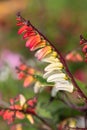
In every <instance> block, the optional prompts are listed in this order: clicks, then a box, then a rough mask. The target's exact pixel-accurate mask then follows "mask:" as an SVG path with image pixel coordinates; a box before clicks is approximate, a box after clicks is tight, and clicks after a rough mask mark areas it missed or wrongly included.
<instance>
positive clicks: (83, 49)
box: [80, 35, 87, 62]
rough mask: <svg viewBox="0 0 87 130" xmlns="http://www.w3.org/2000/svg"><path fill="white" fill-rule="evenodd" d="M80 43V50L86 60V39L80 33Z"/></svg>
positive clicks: (86, 60)
mask: <svg viewBox="0 0 87 130" xmlns="http://www.w3.org/2000/svg"><path fill="white" fill-rule="evenodd" d="M80 45H81V46H82V52H83V54H84V55H85V62H87V40H86V39H85V38H84V37H83V36H82V35H80Z"/></svg>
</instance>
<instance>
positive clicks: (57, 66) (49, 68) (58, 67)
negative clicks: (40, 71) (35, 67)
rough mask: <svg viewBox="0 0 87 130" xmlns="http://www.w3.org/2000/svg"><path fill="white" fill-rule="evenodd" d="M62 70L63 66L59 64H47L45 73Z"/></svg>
mask: <svg viewBox="0 0 87 130" xmlns="http://www.w3.org/2000/svg"><path fill="white" fill-rule="evenodd" d="M62 68H63V64H62V63H61V62H57V63H56V62H55V63H52V64H49V65H48V66H47V67H46V68H45V71H53V70H61V69H62Z"/></svg>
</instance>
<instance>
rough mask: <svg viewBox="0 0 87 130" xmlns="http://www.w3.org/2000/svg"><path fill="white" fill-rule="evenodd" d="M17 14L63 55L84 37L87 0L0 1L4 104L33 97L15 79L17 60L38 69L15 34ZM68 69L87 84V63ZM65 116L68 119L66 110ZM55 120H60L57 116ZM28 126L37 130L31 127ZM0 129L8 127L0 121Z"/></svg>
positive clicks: (0, 78) (0, 82)
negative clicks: (21, 95)
mask: <svg viewBox="0 0 87 130" xmlns="http://www.w3.org/2000/svg"><path fill="white" fill-rule="evenodd" d="M19 11H20V12H21V14H22V16H23V17H24V18H25V19H28V20H30V21H31V23H32V24H33V25H34V26H36V28H38V29H39V30H40V31H41V32H42V33H43V34H44V35H45V36H47V37H48V39H49V40H50V41H52V42H53V44H54V45H55V46H56V48H57V49H59V50H60V51H61V53H62V54H63V55H65V54H67V53H68V52H70V51H71V50H74V49H76V48H77V47H79V36H80V34H83V35H84V36H85V38H87V0H73V1H70V0H0V99H1V100H2V99H3V100H5V101H7V102H8V101H9V99H10V98H11V97H14V96H16V95H17V94H18V93H23V94H25V95H26V97H29V96H30V97H31V96H32V95H33V91H32V90H31V89H29V93H28V92H27V89H28V88H27V89H24V88H23V85H22V84H23V83H22V81H18V80H17V75H16V72H15V66H18V65H19V64H20V58H24V59H25V60H26V61H27V62H28V63H29V64H30V65H32V66H33V67H34V66H36V64H37V66H39V65H38V62H36V61H35V59H34V57H33V55H32V54H31V53H30V52H29V50H28V49H26V48H25V41H23V40H22V37H21V36H18V34H17V30H18V27H16V13H17V12H19ZM69 68H70V70H71V72H72V73H73V74H74V75H75V76H76V78H78V79H80V80H81V81H83V82H86V83H87V81H86V79H87V64H85V63H69ZM41 100H43V95H42V98H41ZM43 111H44V112H43V113H44V115H46V116H48V117H51V115H50V113H48V112H45V110H43ZM52 111H53V114H54V113H55V112H57V111H59V108H58V106H57V108H56V110H55V111H54V110H52ZM61 113H62V112H60V115H61ZM63 114H64V113H63ZM68 115H69V116H71V115H70V113H69V111H68ZM63 116H64V115H62V116H61V118H63ZM65 117H66V115H65ZM54 121H55V122H57V121H60V118H59V116H58V115H57V116H56V114H55V119H54ZM17 123H19V122H17ZM28 127H29V128H30V129H31V130H36V129H35V128H33V127H32V126H31V125H29V126H28ZM0 129H1V130H9V129H11V126H10V127H9V126H7V125H6V123H5V122H4V121H3V120H2V119H1V120H0ZM12 130H13V128H12ZM15 130H16V128H15ZM17 130H21V128H20V129H17ZM23 130H26V128H25V127H24V128H23Z"/></svg>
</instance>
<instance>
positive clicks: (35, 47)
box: [30, 40, 46, 51]
mask: <svg viewBox="0 0 87 130" xmlns="http://www.w3.org/2000/svg"><path fill="white" fill-rule="evenodd" d="M45 46H46V41H45V40H42V41H41V42H36V43H35V44H34V45H33V46H32V48H31V49H30V50H31V51H35V50H37V49H39V48H42V47H45Z"/></svg>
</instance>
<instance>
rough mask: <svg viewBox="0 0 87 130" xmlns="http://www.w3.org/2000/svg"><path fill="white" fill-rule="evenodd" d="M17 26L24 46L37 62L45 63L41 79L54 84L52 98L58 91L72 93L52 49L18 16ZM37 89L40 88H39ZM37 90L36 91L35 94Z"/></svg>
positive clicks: (68, 79) (70, 86)
mask: <svg viewBox="0 0 87 130" xmlns="http://www.w3.org/2000/svg"><path fill="white" fill-rule="evenodd" d="M17 26H21V28H20V29H19V30H18V34H19V35H20V34H23V39H26V44H25V46H26V47H27V48H28V49H29V50H30V51H35V57H36V58H37V59H38V60H40V61H41V62H45V63H47V66H46V67H45V69H44V71H45V73H44V74H43V78H44V79H46V80H47V82H48V83H50V82H52V83H54V86H53V88H52V96H55V95H56V93H57V92H58V91H59V90H64V91H68V92H73V89H74V86H73V84H72V83H71V80H70V78H69V77H68V75H67V74H66V72H65V69H64V65H63V63H62V62H61V60H60V56H59V55H58V53H57V52H56V51H55V49H54V47H53V46H52V45H50V43H49V42H48V41H47V40H46V39H45V38H44V37H43V36H42V35H40V33H39V32H38V31H37V30H36V29H35V28H34V27H33V25H31V23H30V22H28V21H26V20H25V19H24V18H22V17H21V15H20V14H18V16H17ZM37 86H38V85H37ZM39 89H41V88H40V87H39ZM39 89H37V92H38V91H39Z"/></svg>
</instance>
